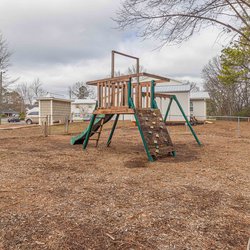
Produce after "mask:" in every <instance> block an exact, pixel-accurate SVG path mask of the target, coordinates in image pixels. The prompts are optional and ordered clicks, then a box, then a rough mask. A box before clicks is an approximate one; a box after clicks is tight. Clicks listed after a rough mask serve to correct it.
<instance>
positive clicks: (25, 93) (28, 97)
mask: <svg viewBox="0 0 250 250" xmlns="http://www.w3.org/2000/svg"><path fill="white" fill-rule="evenodd" d="M16 92H17V93H18V94H19V95H20V96H21V98H22V101H23V104H24V105H26V104H29V105H32V102H33V93H32V92H31V89H30V86H29V85H28V83H20V84H18V85H17V87H16Z"/></svg>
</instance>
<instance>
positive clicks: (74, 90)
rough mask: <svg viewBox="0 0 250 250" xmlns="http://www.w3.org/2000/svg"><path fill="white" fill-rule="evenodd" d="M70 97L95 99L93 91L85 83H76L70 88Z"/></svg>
mask: <svg viewBox="0 0 250 250" xmlns="http://www.w3.org/2000/svg"><path fill="white" fill-rule="evenodd" d="M69 92H70V94H69V96H71V97H74V98H77V99H86V98H88V97H90V98H93V97H94V91H93V89H92V88H91V87H90V86H88V85H86V83H85V82H76V83H75V84H74V85H73V86H72V87H69Z"/></svg>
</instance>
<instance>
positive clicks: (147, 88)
mask: <svg viewBox="0 0 250 250" xmlns="http://www.w3.org/2000/svg"><path fill="white" fill-rule="evenodd" d="M148 107H149V86H148V84H147V85H146V108H148Z"/></svg>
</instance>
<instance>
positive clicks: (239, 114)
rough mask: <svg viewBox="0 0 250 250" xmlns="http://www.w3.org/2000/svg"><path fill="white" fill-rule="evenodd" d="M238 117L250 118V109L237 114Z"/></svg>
mask: <svg viewBox="0 0 250 250" xmlns="http://www.w3.org/2000/svg"><path fill="white" fill-rule="evenodd" d="M236 116H245V117H250V107H247V108H244V109H242V110H241V111H240V112H238V113H236Z"/></svg>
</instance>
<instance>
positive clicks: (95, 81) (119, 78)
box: [87, 72, 170, 85]
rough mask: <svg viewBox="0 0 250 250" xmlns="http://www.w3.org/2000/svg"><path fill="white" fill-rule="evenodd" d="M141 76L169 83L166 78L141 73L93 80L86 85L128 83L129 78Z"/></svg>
mask: <svg viewBox="0 0 250 250" xmlns="http://www.w3.org/2000/svg"><path fill="white" fill-rule="evenodd" d="M141 76H147V77H149V78H154V79H156V82H157V80H162V81H164V82H169V81H170V79H169V78H167V77H163V76H158V75H154V74H149V73H145V72H142V73H139V74H130V75H124V76H117V77H111V78H104V79H99V80H94V81H88V82H87V84H88V85H97V83H98V82H105V81H111V82H117V81H129V78H135V77H141ZM142 83H143V82H142Z"/></svg>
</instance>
